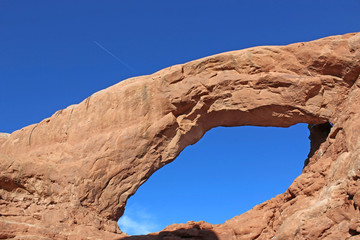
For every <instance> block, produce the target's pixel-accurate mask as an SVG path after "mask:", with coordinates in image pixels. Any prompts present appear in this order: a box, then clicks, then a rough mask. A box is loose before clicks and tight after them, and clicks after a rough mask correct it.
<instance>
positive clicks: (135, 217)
mask: <svg viewBox="0 0 360 240" xmlns="http://www.w3.org/2000/svg"><path fill="white" fill-rule="evenodd" d="M154 220H155V218H154V217H153V216H151V214H149V213H147V212H145V211H144V210H143V209H131V210H130V211H129V212H128V213H127V214H125V215H124V216H122V217H121V218H120V219H119V221H118V224H119V227H120V229H121V231H123V232H126V233H127V234H129V235H145V234H148V233H151V232H156V231H158V230H157V228H158V225H157V224H156V223H155V221H154Z"/></svg>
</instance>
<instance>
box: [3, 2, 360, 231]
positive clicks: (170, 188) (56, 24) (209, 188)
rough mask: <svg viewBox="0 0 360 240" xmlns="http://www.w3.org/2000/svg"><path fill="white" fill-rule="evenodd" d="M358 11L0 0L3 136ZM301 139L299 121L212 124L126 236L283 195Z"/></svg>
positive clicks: (145, 193)
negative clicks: (134, 81)
mask: <svg viewBox="0 0 360 240" xmlns="http://www.w3.org/2000/svg"><path fill="white" fill-rule="evenodd" d="M359 12H360V0H349V1H347V0H344V1H332V0H330V1H329V0H328V1H325V0H316V1H314V0H303V1H288V0H286V1H285V0H283V1H276V0H274V1H265V0H264V1H257V0H254V1H238V0H232V1H231V0H222V1H220V0H219V1H213V0H207V1H205V0H204V1H200V0H182V1H169V0H162V1H157V0H154V1H148V0H146V1H145V0H143V1H136V0H121V1H90V0H87V1H84V0H77V1H66V0H65V1H64V0H63V1H45V0H44V1H38V0H33V1H28V0H22V1H20V0H19V1H16V0H15V1H14V0H11V1H10V0H0V79H1V88H0V109H1V113H2V117H1V118H0V132H9V133H11V132H12V131H15V130H17V129H20V128H22V127H24V126H26V125H29V124H32V123H37V122H40V121H41V120H42V119H44V118H46V117H49V116H51V115H52V114H53V113H54V112H55V111H57V110H59V109H62V108H65V107H67V106H68V105H71V104H75V103H79V102H80V101H82V100H83V99H85V98H86V97H88V96H89V95H91V94H92V93H94V92H96V91H99V90H101V89H103V88H106V87H108V86H111V85H113V84H115V83H117V82H119V81H121V80H124V79H126V78H129V77H133V76H137V75H145V74H151V73H153V72H155V71H157V70H159V69H162V68H165V67H168V66H171V65H174V64H179V63H184V62H187V61H190V60H194V59H197V58H201V57H205V56H208V55H212V54H216V53H220V52H224V51H229V50H237V49H243V48H247V47H252V46H258V45H283V44H289V43H293V42H299V41H309V40H313V39H317V38H321V37H325V36H329V35H335V34H345V33H349V32H356V31H360V14H359ZM307 135H308V132H307V129H306V125H297V126H295V127H292V128H289V129H275V128H254V127H241V128H231V129H227V128H217V129H214V130H212V131H210V132H209V133H208V134H206V135H205V137H204V138H203V139H202V140H200V142H199V143H197V144H195V145H194V146H191V147H189V148H187V149H186V150H185V151H184V152H183V153H182V154H181V156H180V157H179V158H178V159H176V160H175V162H173V163H172V164H170V165H168V166H167V167H165V168H163V169H161V170H160V171H159V172H157V173H155V174H154V175H153V176H152V178H150V180H149V181H148V182H147V183H145V184H144V185H143V186H142V187H141V188H140V189H139V191H138V192H137V193H136V194H135V195H134V196H133V197H132V198H131V199H130V200H129V205H128V207H127V210H126V212H125V214H126V216H125V218H124V219H125V220H123V224H127V225H126V226H127V227H128V230H127V232H128V233H130V234H133V233H141V232H146V231H156V230H160V229H161V228H163V227H164V226H165V225H167V224H171V223H173V222H186V221H188V220H201V219H203V220H206V221H209V222H211V223H221V222H223V221H224V220H225V219H228V218H230V217H232V216H234V215H237V214H239V213H241V212H244V211H246V210H248V209H250V208H251V207H252V206H254V205H255V204H258V203H260V202H262V201H264V200H266V199H269V198H271V197H273V196H275V195H276V194H278V193H281V192H283V191H284V190H285V189H286V188H287V187H288V185H290V183H291V182H292V181H293V179H294V178H295V177H296V176H297V175H299V174H300V172H301V167H302V164H303V161H304V159H305V158H306V155H307V152H308V148H309V142H308V140H307ZM114 194H115V193H114ZM126 226H123V229H124V227H126ZM131 226H135V227H134V229H135V230H134V229H131Z"/></svg>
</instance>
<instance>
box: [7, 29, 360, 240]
mask: <svg viewBox="0 0 360 240" xmlns="http://www.w3.org/2000/svg"><path fill="white" fill-rule="evenodd" d="M359 61H360V33H357V34H356V33H353V34H346V35H343V36H333V37H327V38H324V39H320V40H316V41H312V42H307V43H296V44H291V45H288V46H265V47H255V48H250V49H245V50H240V51H233V52H227V53H222V54H218V55H214V56H210V57H206V58H203V59H199V60H196V61H192V62H189V63H186V64H183V65H176V66H172V67H169V68H166V69H164V70H161V71H159V72H156V73H154V74H152V75H149V76H141V77H136V78H132V79H128V80H125V81H122V82H120V83H118V84H116V85H114V86H112V87H110V88H107V89H105V90H102V91H99V92H97V93H95V94H94V95H92V96H90V97H89V98H87V99H86V100H84V101H83V102H81V103H80V104H78V105H73V106H69V107H68V108H66V109H64V110H60V111H58V112H56V113H55V114H54V115H53V116H52V117H50V118H48V119H44V120H43V121H41V122H40V123H38V124H34V125H31V126H28V127H25V128H23V129H21V130H18V131H15V132H13V133H12V134H11V135H6V134H0V169H1V174H0V214H1V216H0V239H2V238H5V239H6V238H16V239H87V238H88V239H120V238H122V237H125V238H124V239H181V237H187V238H188V239H191V238H192V239H219V240H220V239H221V240H229V239H236V240H242V239H278V240H287V239H354V240H355V239H359V236H358V235H359V234H360V220H359V219H360V218H359V217H360V216H359V207H360V188H359V185H360V181H359V179H360V120H359V119H360V107H359V102H360V80H359V74H360V62H359ZM327 122H331V123H332V124H333V127H332V128H331V130H330V133H329V135H328V133H327V132H326V133H325V134H321V132H317V131H318V130H313V131H312V140H313V148H312V150H313V153H312V154H310V157H309V159H308V160H307V164H306V166H305V167H304V169H303V173H302V174H301V175H300V176H299V177H298V178H297V179H296V180H295V181H294V183H293V184H292V185H291V186H290V187H289V189H288V190H287V191H286V192H285V193H283V194H281V195H278V196H276V197H275V198H273V199H271V200H269V201H267V202H265V203H263V204H260V205H258V206H255V207H254V208H253V209H252V210H250V211H248V212H246V213H244V214H242V215H240V216H236V217H234V218H233V219H230V220H228V221H226V222H225V223H224V224H221V225H210V224H207V223H204V222H199V223H194V222H189V223H187V224H180V225H172V226H169V227H168V228H166V229H165V230H164V231H163V232H161V233H155V234H152V235H149V236H146V237H145V236H142V237H126V234H124V233H122V232H121V231H120V229H119V228H118V226H117V223H116V221H117V220H118V218H119V217H120V216H121V215H122V214H123V212H124V207H125V204H126V201H127V199H128V198H129V197H130V196H131V195H133V194H134V193H135V192H136V190H137V189H138V187H139V186H140V185H141V184H142V183H144V182H145V181H146V180H147V179H148V178H149V177H150V176H151V174H152V173H154V172H155V171H156V170H158V169H159V168H161V167H162V166H164V165H165V164H167V163H169V162H171V161H173V160H174V159H175V158H176V156H177V155H178V154H179V153H180V152H181V151H182V150H183V149H184V148H185V147H186V146H188V145H189V144H193V143H195V142H196V141H198V140H199V139H200V138H201V137H202V136H203V135H204V133H205V132H206V131H208V130H209V129H211V128H213V127H216V126H242V125H256V126H278V127H288V126H291V125H293V124H296V123H309V124H312V125H313V124H315V127H314V128H313V129H319V126H320V125H319V124H324V123H327ZM316 126H318V127H316ZM322 126H324V125H322ZM320 128H321V127H320ZM328 129H329V128H328ZM317 136H320V137H317ZM321 136H322V138H321Z"/></svg>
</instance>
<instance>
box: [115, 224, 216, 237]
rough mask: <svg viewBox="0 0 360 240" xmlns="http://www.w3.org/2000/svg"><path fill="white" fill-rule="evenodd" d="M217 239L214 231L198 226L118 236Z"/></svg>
mask: <svg viewBox="0 0 360 240" xmlns="http://www.w3.org/2000/svg"><path fill="white" fill-rule="evenodd" d="M181 239H186V240H219V238H218V237H217V235H216V234H215V232H213V231H211V230H209V229H201V228H200V227H199V226H193V227H192V228H186V229H185V228H180V229H177V230H174V231H162V232H159V233H157V234H153V233H152V234H149V235H136V236H129V237H124V238H120V239H118V240H181Z"/></svg>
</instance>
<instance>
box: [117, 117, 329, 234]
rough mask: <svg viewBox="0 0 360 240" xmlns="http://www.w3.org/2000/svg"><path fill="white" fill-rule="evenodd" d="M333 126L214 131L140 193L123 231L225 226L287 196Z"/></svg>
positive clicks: (129, 209)
mask: <svg viewBox="0 0 360 240" xmlns="http://www.w3.org/2000/svg"><path fill="white" fill-rule="evenodd" d="M331 126H332V125H331V124H330V123H325V124H317V125H308V124H297V125H294V126H291V127H289V128H279V127H253V126H242V127H217V128H214V129H212V130H210V131H208V132H207V133H206V134H205V135H204V136H203V137H202V138H201V139H200V140H199V141H198V142H197V143H196V144H194V145H190V146H188V147H187V148H186V149H185V150H184V151H183V152H182V153H181V154H180V155H179V156H178V157H177V159H176V160H175V161H174V162H173V163H171V164H168V165H166V166H165V167H163V168H162V169H160V170H158V171H157V172H155V173H154V174H153V176H151V178H150V179H149V180H148V181H147V182H146V183H145V184H143V185H142V186H141V187H140V188H139V189H138V191H137V192H136V194H135V195H134V196H133V197H131V198H130V199H129V200H128V203H127V206H126V209H125V213H124V215H123V216H122V217H121V218H120V219H119V222H118V224H119V226H120V229H121V230H122V231H124V232H126V233H128V234H129V235H139V234H147V233H149V232H157V231H160V230H162V229H164V228H165V227H166V226H168V225H171V224H173V223H186V222H188V221H206V222H209V223H211V224H221V223H223V222H224V221H226V220H228V219H230V218H232V217H234V216H237V215H240V214H242V213H244V212H246V211H248V210H250V209H251V208H252V207H254V206H255V205H258V204H260V203H262V202H265V201H266V200H269V199H271V198H273V197H275V196H276V195H278V194H281V193H283V192H285V191H286V189H287V188H288V187H289V186H290V185H291V183H292V182H293V181H294V179H295V178H296V177H298V176H299V175H300V174H301V172H302V169H303V167H305V166H306V165H307V164H308V163H309V159H310V158H311V156H313V154H314V153H315V152H316V150H317V149H318V148H319V147H320V145H321V143H323V142H324V141H325V140H326V138H327V136H328V134H329V132H330V129H331ZM309 131H310V134H309ZM309 139H310V144H309ZM304 160H305V162H304Z"/></svg>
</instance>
